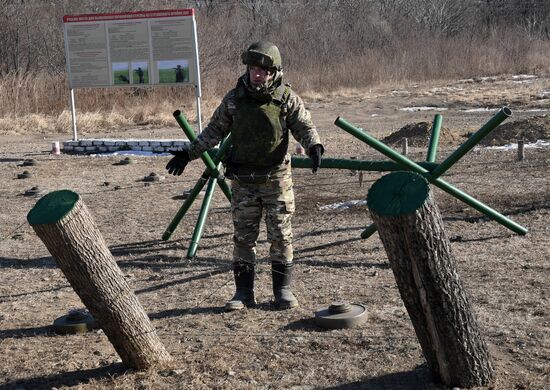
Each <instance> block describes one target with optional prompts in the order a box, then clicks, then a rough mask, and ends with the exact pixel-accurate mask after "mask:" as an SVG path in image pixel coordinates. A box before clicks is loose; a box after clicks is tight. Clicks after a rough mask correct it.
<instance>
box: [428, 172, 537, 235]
mask: <svg viewBox="0 0 550 390" xmlns="http://www.w3.org/2000/svg"><path fill="white" fill-rule="evenodd" d="M424 177H426V179H428V181H430V182H431V183H432V184H434V185H436V186H437V187H439V188H441V189H442V190H443V191H445V192H446V193H448V194H449V195H452V196H454V197H455V198H457V199H459V200H461V201H463V202H464V203H466V204H467V205H468V206H470V207H472V208H474V209H476V210H477V211H480V212H482V213H483V214H485V215H486V216H488V217H490V218H492V219H494V220H495V221H497V222H498V223H500V224H501V225H503V226H505V227H507V228H508V229H510V230H511V231H513V232H515V233H517V234H520V235H522V236H523V235H525V234H527V232H528V230H527V229H526V228H524V227H523V226H521V225H519V224H517V223H516V222H514V221H512V220H511V219H509V218H506V217H505V216H504V215H502V214H500V213H499V212H498V211H496V210H495V209H492V208H491V207H489V206H487V205H485V204H483V203H481V202H480V201H479V200H477V199H475V198H474V197H472V196H470V195H468V194H467V193H465V192H463V191H461V190H459V189H458V188H456V187H454V186H452V185H451V184H449V183H447V182H446V181H445V180H443V179H439V178H432V177H431V175H429V174H428V175H424Z"/></svg>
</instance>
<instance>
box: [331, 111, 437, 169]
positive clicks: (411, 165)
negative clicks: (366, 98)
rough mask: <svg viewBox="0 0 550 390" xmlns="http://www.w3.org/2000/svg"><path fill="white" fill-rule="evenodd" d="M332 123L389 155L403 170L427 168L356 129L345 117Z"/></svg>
mask: <svg viewBox="0 0 550 390" xmlns="http://www.w3.org/2000/svg"><path fill="white" fill-rule="evenodd" d="M334 124H335V125H336V126H338V127H340V128H341V129H342V130H345V131H346V132H348V133H350V134H351V135H353V136H354V137H355V138H357V139H359V140H361V141H363V142H364V143H366V144H367V145H369V146H371V147H372V148H374V149H376V150H377V151H379V152H380V153H382V154H383V155H384V156H386V157H389V158H390V159H392V160H393V161H395V162H396V163H397V164H399V166H400V167H401V168H403V169H405V170H409V171H414V172H418V173H427V172H428V170H427V169H426V168H423V167H422V166H420V165H419V164H417V163H415V162H413V161H411V160H409V159H408V158H407V157H405V156H403V155H402V154H400V153H397V152H396V151H395V150H393V149H392V148H390V147H389V146H388V145H386V144H385V143H383V142H380V141H378V140H377V139H376V138H374V137H373V136H371V135H370V134H367V133H365V132H364V131H362V130H361V129H358V128H356V127H354V126H353V125H352V124H351V123H349V122H347V121H346V120H345V119H342V118H340V117H338V118H336V120H335V121H334Z"/></svg>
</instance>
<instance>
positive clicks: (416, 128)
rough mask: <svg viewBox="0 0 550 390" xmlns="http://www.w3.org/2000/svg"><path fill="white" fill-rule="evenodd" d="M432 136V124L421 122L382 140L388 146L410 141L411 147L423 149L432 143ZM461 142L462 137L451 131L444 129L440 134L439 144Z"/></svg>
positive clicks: (406, 126) (407, 126)
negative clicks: (405, 140) (404, 139)
mask: <svg viewBox="0 0 550 390" xmlns="http://www.w3.org/2000/svg"><path fill="white" fill-rule="evenodd" d="M431 135H432V123H431V122H419V123H409V124H408V125H405V126H403V127H402V128H401V129H399V130H397V131H396V132H394V133H392V134H390V135H388V136H387V137H386V138H384V139H383V140H382V142H384V143H385V144H387V145H395V144H397V143H399V142H401V140H402V139H403V138H407V139H408V144H409V146H413V147H422V146H426V147H427V146H428V143H429V142H430V137H431ZM457 141H458V142H459V141H460V137H459V136H457V135H456V134H453V133H452V132H451V130H449V129H447V128H445V127H442V128H441V130H440V132H439V143H440V144H453V143H456V142H457Z"/></svg>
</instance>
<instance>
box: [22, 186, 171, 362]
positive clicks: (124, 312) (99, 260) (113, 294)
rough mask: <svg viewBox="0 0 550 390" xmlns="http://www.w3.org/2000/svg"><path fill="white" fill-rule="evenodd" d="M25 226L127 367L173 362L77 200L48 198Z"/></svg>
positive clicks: (68, 194)
mask: <svg viewBox="0 0 550 390" xmlns="http://www.w3.org/2000/svg"><path fill="white" fill-rule="evenodd" d="M27 220H28V222H29V224H30V225H31V226H32V227H33V229H34V231H35V232H36V234H37V235H38V237H40V239H41V240H42V241H43V242H44V244H45V245H46V247H47V248H48V250H49V252H50V253H51V255H52V256H53V257H54V259H55V261H56V262H57V264H58V265H59V268H61V270H62V271H63V273H64V274H65V276H66V278H67V279H68V281H69V283H70V284H71V286H72V287H73V289H74V290H75V292H76V293H77V294H78V296H79V297H80V299H81V300H82V302H83V303H84V305H85V306H86V307H87V308H88V310H89V311H90V313H91V314H92V315H93V316H94V317H95V318H96V319H97V321H98V323H99V326H100V327H101V328H102V329H103V331H104V332H105V334H106V335H107V337H108V339H109V341H110V342H111V343H112V344H113V346H114V348H115V350H116V351H117V353H118V354H119V355H120V357H121V359H122V362H123V363H124V364H125V365H127V366H128V367H131V368H136V369H147V368H149V367H151V366H154V365H162V364H164V363H167V362H169V361H170V360H171V356H170V354H169V353H168V352H167V351H166V349H165V348H164V345H163V344H162V343H161V341H160V339H159V338H158V336H157V334H156V332H155V329H154V327H153V325H152V324H151V321H150V320H149V317H148V316H147V313H146V312H145V310H144V309H143V307H142V306H141V304H140V302H139V301H138V299H137V297H136V296H135V294H134V293H133V291H132V290H131V288H130V286H129V285H128V283H127V282H126V280H125V279H124V275H123V274H122V271H121V270H120V268H119V267H118V265H117V264H116V262H115V260H114V259H113V256H112V255H111V252H110V251H109V249H108V247H107V244H106V243H105V240H104V239H103V237H102V235H101V233H100V232H99V229H98V228H97V225H96V223H95V221H94V219H93V217H92V215H91V214H90V212H89V211H88V208H87V207H86V205H85V204H84V202H83V201H82V200H81V199H80V197H79V195H78V194H76V193H74V192H72V191H68V190H62V191H55V192H51V193H49V194H47V195H46V196H44V197H43V198H41V199H40V200H39V201H38V202H37V203H36V205H35V206H34V207H33V209H32V210H31V211H30V212H29V214H28V215H27Z"/></svg>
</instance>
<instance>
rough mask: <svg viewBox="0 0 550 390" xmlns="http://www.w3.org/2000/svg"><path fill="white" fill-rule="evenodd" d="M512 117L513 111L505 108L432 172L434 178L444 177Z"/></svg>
mask: <svg viewBox="0 0 550 390" xmlns="http://www.w3.org/2000/svg"><path fill="white" fill-rule="evenodd" d="M511 115H512V111H511V110H510V109H509V108H508V107H503V108H501V109H500V110H499V112H497V113H496V114H495V116H493V117H492V118H491V119H489V121H488V122H487V123H485V124H484V125H483V126H482V127H481V128H480V129H479V130H478V131H476V132H475V133H474V134H472V135H471V136H470V138H468V139H467V140H466V142H464V143H463V144H462V145H460V147H459V148H458V149H457V150H455V151H454V152H453V153H452V154H451V155H450V156H449V157H447V158H446V159H445V160H444V161H443V162H442V163H441V164H439V166H438V167H437V168H436V169H435V170H434V171H433V172H432V176H433V177H439V176H441V175H443V174H444V173H445V172H446V171H447V170H448V169H449V168H451V167H452V166H453V164H454V163H456V162H457V161H458V160H459V159H460V158H461V157H462V156H464V155H465V154H466V153H468V152H469V151H470V150H471V149H472V148H473V147H474V146H476V145H477V144H478V143H479V141H481V140H482V139H483V137H485V136H486V135H487V134H489V133H490V132H491V131H493V130H494V129H495V128H496V127H497V126H498V125H500V124H501V123H502V122H503V121H504V120H505V119H506V118H508V117H510V116H511Z"/></svg>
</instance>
